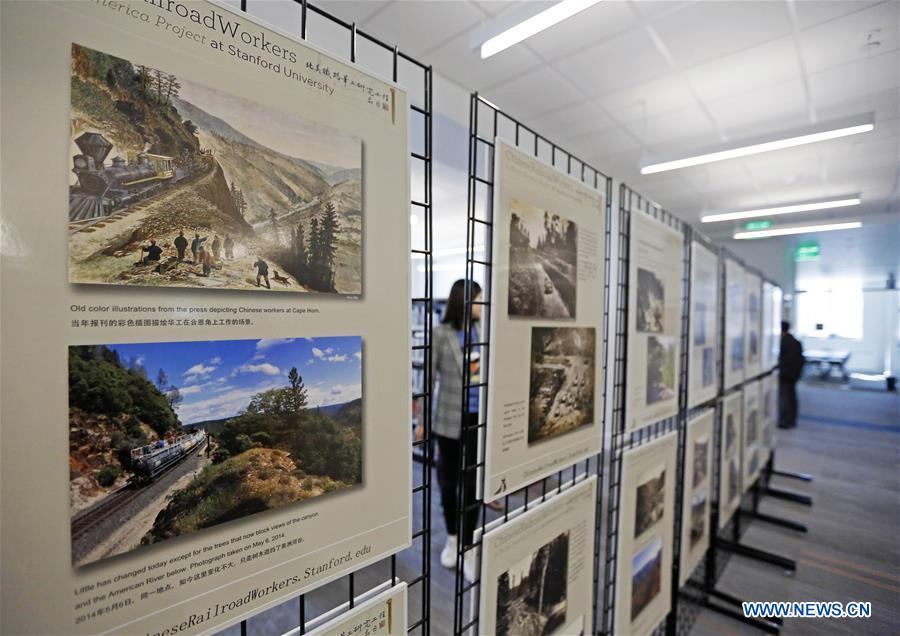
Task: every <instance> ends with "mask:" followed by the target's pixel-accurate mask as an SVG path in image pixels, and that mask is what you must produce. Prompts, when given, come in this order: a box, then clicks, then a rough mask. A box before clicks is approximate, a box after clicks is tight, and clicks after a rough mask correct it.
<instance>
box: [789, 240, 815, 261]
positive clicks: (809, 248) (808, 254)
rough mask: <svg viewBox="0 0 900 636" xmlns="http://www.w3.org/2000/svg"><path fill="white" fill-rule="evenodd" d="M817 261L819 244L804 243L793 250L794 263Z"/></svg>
mask: <svg viewBox="0 0 900 636" xmlns="http://www.w3.org/2000/svg"><path fill="white" fill-rule="evenodd" d="M818 259H819V242H818V241H806V242H804V243H800V244H798V245H797V247H796V249H795V250H794V260H795V261H815V260H818Z"/></svg>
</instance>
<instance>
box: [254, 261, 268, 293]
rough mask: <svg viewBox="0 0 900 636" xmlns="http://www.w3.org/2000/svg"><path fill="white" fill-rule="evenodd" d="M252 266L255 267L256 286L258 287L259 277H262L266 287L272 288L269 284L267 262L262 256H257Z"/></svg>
mask: <svg viewBox="0 0 900 636" xmlns="http://www.w3.org/2000/svg"><path fill="white" fill-rule="evenodd" d="M253 267H255V268H256V286H257V287H259V286H260V285H259V281H260V279H264V280H265V281H266V288H267V289H272V286H271V285H270V284H269V264H268V263H266V262H265V261H264V260H263V259H262V258H259V259H257V261H256V262H255V263H253Z"/></svg>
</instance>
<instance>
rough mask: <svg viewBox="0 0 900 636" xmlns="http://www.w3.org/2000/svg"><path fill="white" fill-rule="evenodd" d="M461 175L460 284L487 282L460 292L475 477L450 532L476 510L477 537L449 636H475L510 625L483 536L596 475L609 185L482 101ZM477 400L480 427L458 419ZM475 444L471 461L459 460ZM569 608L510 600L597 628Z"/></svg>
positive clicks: (466, 471) (532, 611)
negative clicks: (464, 212)
mask: <svg viewBox="0 0 900 636" xmlns="http://www.w3.org/2000/svg"><path fill="white" fill-rule="evenodd" d="M468 176H469V179H468V184H469V187H468V216H467V233H466V280H467V281H473V280H484V281H485V287H484V290H483V292H482V293H481V295H476V294H475V293H474V292H473V289H474V288H473V286H472V285H471V284H468V285H467V286H466V294H465V320H464V326H463V330H462V333H463V336H462V340H463V342H462V344H463V367H462V368H463V374H462V375H463V377H462V389H463V391H462V395H463V402H464V403H463V408H462V416H461V422H460V425H461V426H460V427H461V437H460V442H461V447H462V449H461V451H460V466H459V471H460V475H462V476H466V475H470V474H471V475H477V493H476V494H473V493H470V492H468V488H467V485H466V483H465V480H460V484H459V488H458V493H457V509H458V510H459V524H460V525H459V526H458V527H462V528H465V524H467V523H471V521H470V520H471V515H472V513H473V512H474V515H475V517H474V518H475V520H476V523H477V526H478V527H480V530H477V531H476V533H475V536H474V537H473V541H472V543H471V544H467V543H466V541H463V540H460V541H459V542H458V555H457V568H456V586H455V592H456V598H455V603H454V619H453V633H454V634H476V633H484V632H483V630H485V629H487V628H486V627H485V623H484V621H485V620H490V621H498V620H499V622H498V623H497V624H496V625H495V627H496V628H497V629H500V626H501V625H503V624H504V622H505V621H507V620H509V619H510V615H509V614H508V613H507V615H506V618H503V617H501V618H499V619H497V618H496V616H497V614H496V613H497V611H498V607H495V604H496V602H497V601H496V600H495V599H496V594H497V579H496V576H494V574H493V570H491V571H488V570H486V569H485V568H487V567H488V566H490V567H496V566H495V565H492V564H491V563H490V559H491V558H492V557H488V556H487V549H485V550H484V551H483V550H482V549H481V548H482V547H483V546H484V541H487V540H488V536H486V535H485V534H484V533H485V531H486V530H487V529H490V530H491V536H498V535H495V534H493V533H499V534H500V535H503V536H516V534H517V533H516V531H515V529H514V528H511V529H510V530H509V532H510V533H511V534H509V535H507V534H506V533H507V531H506V524H507V523H509V524H510V525H511V524H512V523H513V521H512V518H513V517H514V516H515V515H518V514H519V513H518V512H517V513H515V515H514V513H512V512H511V507H513V508H514V507H516V506H519V505H520V504H519V503H518V502H520V501H521V502H522V503H521V513H522V514H523V518H531V517H528V515H531V512H532V511H534V518H541V519H545V518H550V517H553V516H554V515H555V513H554V512H553V510H554V509H553V508H552V507H551V508H547V506H551V503H550V501H548V497H549V496H550V495H551V494H552V492H553V491H554V490H555V491H557V492H561V491H562V490H563V489H565V488H568V487H569V486H573V491H574V485H575V484H576V483H577V482H579V481H582V480H583V479H584V476H585V475H591V474H594V475H598V476H599V475H600V474H601V470H602V459H603V458H602V454H598V453H600V452H601V448H602V440H603V419H602V418H603V411H604V408H603V405H604V398H605V380H604V379H605V377H606V359H607V344H606V337H605V334H606V328H607V325H608V310H607V306H608V295H609V250H610V241H611V234H610V228H609V216H610V194H611V192H610V188H611V180H610V179H609V178H608V177H606V176H605V175H603V174H602V173H600V172H598V171H597V170H595V169H594V168H592V167H591V166H589V165H587V164H585V163H584V162H582V161H581V160H580V159H578V158H577V157H574V156H572V155H570V154H569V153H567V152H566V151H565V150H564V149H563V148H561V147H559V146H558V145H556V144H555V143H553V142H551V141H549V140H547V139H546V138H544V137H542V136H541V135H540V134H539V133H537V132H535V131H534V130H532V129H530V128H528V127H526V126H524V125H523V124H521V123H520V122H519V121H518V120H516V119H514V118H513V117H511V116H510V115H508V114H507V113H505V112H503V111H502V110H500V109H498V108H497V107H496V106H495V105H493V104H492V103H490V102H488V101H487V100H484V99H483V98H482V97H480V96H479V95H477V94H473V95H472V96H471V98H470V111H469V172H468ZM482 246H484V248H483V247H482ZM478 314H481V320H480V323H481V325H480V326H476V318H477V317H478ZM522 356H525V357H524V358H523V357H522ZM476 369H477V371H476ZM473 395H477V396H478V401H479V408H478V416H477V419H473V418H467V417H466V413H467V410H468V409H467V405H468V403H469V400H471V399H472V396H473ZM476 440H478V441H476ZM482 440H483V442H484V443H482V442H481V441H482ZM471 444H477V445H478V449H477V450H478V452H477V453H476V452H470V451H467V449H468V448H469V446H470V445H471ZM592 483H594V480H592ZM532 488H535V489H539V492H540V495H539V496H537V497H535V496H534V495H533V494H532ZM517 491H518V492H517ZM579 492H581V491H579ZM599 493H600V487H599V486H597V485H596V484H595V485H593V486H591V490H590V493H589V494H590V500H591V502H592V503H591V507H590V509H589V511H588V510H584V511H582V513H583V514H588V513H589V516H593V517H594V521H593V522H592V523H591V525H590V531H591V533H592V538H591V543H590V546H593V547H591V548H590V549H584V546H581V547H580V548H579V551H578V552H577V553H578V554H581V555H583V556H584V557H586V558H588V559H589V561H587V562H586V561H581V562H580V564H579V566H578V567H579V569H578V571H579V572H582V574H581V575H580V576H582V577H583V579H580V580H585V581H589V583H588V584H587V587H588V589H591V590H593V589H596V587H597V576H598V572H599V569H598V568H597V567H596V561H597V559H598V558H599V554H598V547H597V546H599V540H598V538H597V537H596V536H595V535H596V534H597V533H598V532H599V525H600V524H599V522H598V521H597V519H598V516H599V511H600V507H599V497H600V494H599ZM473 496H474V497H476V500H475V501H473V500H472V497H473ZM513 496H515V497H516V499H512V497H513ZM556 496H558V495H556ZM573 496H574V494H573ZM479 499H483V500H479ZM497 499H499V500H502V502H503V503H502V507H503V512H502V515H501V516H500V517H499V518H498V519H495V520H494V521H493V522H490V523H489V522H488V517H487V511H486V506H485V505H484V502H486V501H492V500H497ZM564 501H565V500H564ZM578 501H581V502H585V501H587V500H586V499H585V495H579V497H578ZM511 504H512V506H511ZM548 515H549V517H548ZM578 536H582V534H578ZM481 537H484V541H483V540H482V538H481ZM550 539H552V537H550ZM522 540H526V541H532V540H536V539H535V537H534V536H529V537H527V539H526V538H523V539H522ZM545 543H546V541H545ZM542 545H543V544H540V545H539V544H535V545H533V550H532V552H540V550H541V549H542ZM548 545H549V544H548ZM524 546H525V544H522V547H520V548H517V550H521V551H527V548H526V547H524ZM544 547H547V546H544ZM548 549H549V548H548ZM523 554H524V552H523ZM476 558H481V559H482V561H481V567H479V568H478V570H477V572H476V573H475V575H474V577H473V578H472V579H470V580H468V581H467V580H466V576H465V569H466V568H465V567H464V564H465V563H466V562H467V561H469V560H474V559H476ZM485 558H487V559H488V561H484V559H485ZM501 558H504V557H501ZM523 558H524V557H523ZM503 563H505V561H504V562H503ZM506 565H510V564H506ZM573 572H574V570H573ZM588 573H590V576H588ZM483 574H489V575H490V576H489V577H488V578H485V577H484V576H482V575H483ZM491 576H493V578H491ZM539 579H540V581H542V580H543V579H541V578H540V577H535V578H534V580H533V581H532V583H529V584H528V585H532V584H534V585H537V584H538V583H539V582H540V581H539ZM520 591H521V592H522V593H524V592H525V589H524V588H523V589H522V590H520ZM583 592H584V590H580V593H583ZM513 593H518V592H516V591H514V590H510V594H513ZM588 599H589V600H588ZM563 602H564V601H563V600H562V599H561V600H560V603H563ZM484 603H488V604H490V605H491V607H490V608H488V607H487V606H485V605H484ZM565 607H568V606H567V605H565V604H564V605H559V603H557V607H555V608H544V607H543V606H541V607H539V608H537V609H536V608H534V607H531V606H529V605H528V604H527V603H526V604H525V605H522V604H520V603H516V604H515V607H514V608H512V609H510V611H513V610H515V611H516V612H521V613H520V614H517V616H518V617H512V618H513V619H515V620H525V619H526V618H527V619H529V620H531V619H534V620H535V621H537V622H538V623H543V624H547V623H548V622H549V623H552V625H553V629H554V630H558V629H559V628H562V627H565V626H567V625H569V623H570V622H571V621H573V620H576V619H577V620H578V621H581V623H582V624H583V629H585V630H593V628H594V622H595V621H596V615H597V611H596V598H595V597H594V596H592V595H591V596H585V598H584V599H583V600H581V601H578V600H577V599H575V598H574V597H573V598H572V605H571V609H572V612H571V613H570V612H568V610H566V609H565ZM562 617H565V618H562ZM509 633H517V632H516V631H514V630H513V631H510V632H509ZM548 633H549V632H548Z"/></svg>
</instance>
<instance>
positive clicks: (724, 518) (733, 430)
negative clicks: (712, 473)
mask: <svg viewBox="0 0 900 636" xmlns="http://www.w3.org/2000/svg"><path fill="white" fill-rule="evenodd" d="M721 402H722V409H721V410H722V417H721V427H722V430H721V434H720V435H719V528H720V529H722V528H724V527H725V526H726V525H728V522H729V521H730V520H731V517H732V516H733V515H734V513H735V511H736V510H737V509H738V508H739V507H740V505H741V494H742V493H743V492H744V490H742V489H741V483H742V481H741V476H742V474H743V473H742V467H741V448H742V447H743V442H742V441H741V440H742V439H743V438H744V416H743V414H744V394H743V392H742V391H740V390H737V391H733V392H731V393H729V394H728V395H726V396H725V397H724V398H722V400H721Z"/></svg>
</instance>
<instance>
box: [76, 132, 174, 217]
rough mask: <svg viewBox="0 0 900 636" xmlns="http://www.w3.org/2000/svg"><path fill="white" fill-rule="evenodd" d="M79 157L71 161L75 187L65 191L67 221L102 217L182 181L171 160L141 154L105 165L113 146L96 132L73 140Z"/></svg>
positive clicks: (159, 156)
mask: <svg viewBox="0 0 900 636" xmlns="http://www.w3.org/2000/svg"><path fill="white" fill-rule="evenodd" d="M75 144H76V145H77V146H78V149H79V150H81V154H78V155H75V156H74V157H72V164H73V167H72V172H74V173H75V175H76V176H77V177H78V185H77V186H72V187H71V188H70V189H69V221H83V220H87V219H94V218H98V217H104V216H108V215H110V214H112V212H113V211H115V210H117V209H119V208H121V207H123V206H127V205H129V204H131V203H133V202H135V201H138V200H140V199H144V198H146V197H148V196H151V195H153V194H155V193H157V192H159V191H160V190H162V189H163V188H164V187H166V186H167V185H169V184H170V183H174V182H176V181H178V180H180V179H181V178H183V177H184V173H183V171H182V170H179V169H177V168H176V167H175V160H174V158H173V157H168V156H166V155H154V154H150V153H149V152H142V153H140V154H139V155H138V156H137V159H136V161H133V162H131V163H128V162H126V161H125V159H123V158H122V157H121V156H116V157H113V159H112V165H109V166H107V165H105V164H104V162H105V161H106V157H107V156H108V155H109V153H110V151H111V150H112V148H113V145H112V144H111V143H110V142H109V140H107V139H106V137H104V136H103V135H101V134H100V133H97V132H86V133H84V134H82V135H81V136H80V137H78V139H76V140H75Z"/></svg>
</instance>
